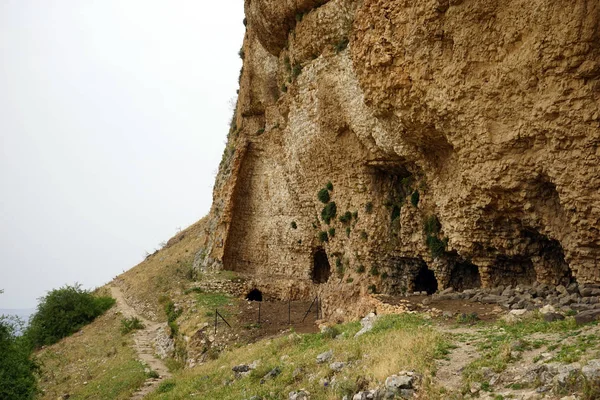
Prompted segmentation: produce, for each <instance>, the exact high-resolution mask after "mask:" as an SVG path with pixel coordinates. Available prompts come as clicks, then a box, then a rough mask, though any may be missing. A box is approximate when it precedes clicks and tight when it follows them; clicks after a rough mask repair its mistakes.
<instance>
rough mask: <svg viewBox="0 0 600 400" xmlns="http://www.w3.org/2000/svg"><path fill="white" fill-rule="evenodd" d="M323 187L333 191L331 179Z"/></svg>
mask: <svg viewBox="0 0 600 400" xmlns="http://www.w3.org/2000/svg"><path fill="white" fill-rule="evenodd" d="M325 187H326V188H327V190H329V191H333V183H331V181H329V182H327V185H325Z"/></svg>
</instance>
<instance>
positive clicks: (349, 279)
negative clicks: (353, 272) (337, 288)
mask: <svg viewBox="0 0 600 400" xmlns="http://www.w3.org/2000/svg"><path fill="white" fill-rule="evenodd" d="M352 282H354V278H352V277H350V278H348V279H346V283H352Z"/></svg>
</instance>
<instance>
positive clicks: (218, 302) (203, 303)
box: [196, 293, 232, 311]
mask: <svg viewBox="0 0 600 400" xmlns="http://www.w3.org/2000/svg"><path fill="white" fill-rule="evenodd" d="M231 300H232V299H231V297H230V296H228V295H226V294H223V293H202V294H199V295H198V296H196V303H197V304H198V306H200V307H202V308H205V309H207V310H213V311H214V310H215V309H216V308H222V307H225V306H227V305H228V304H230V303H231Z"/></svg>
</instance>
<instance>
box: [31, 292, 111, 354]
mask: <svg viewBox="0 0 600 400" xmlns="http://www.w3.org/2000/svg"><path fill="white" fill-rule="evenodd" d="M114 304H115V299H113V298H112V297H96V296H94V295H92V294H91V293H90V292H89V291H87V290H83V289H81V285H78V284H76V285H75V286H69V285H66V286H64V287H62V288H60V289H54V290H52V291H50V292H49V293H48V295H46V296H45V297H42V298H41V299H40V303H39V304H38V307H37V312H36V313H35V314H34V315H33V317H32V318H31V321H30V323H29V327H28V328H27V330H26V331H25V336H26V337H27V338H28V339H29V340H30V341H31V343H32V344H33V346H35V347H41V346H45V345H51V344H54V343H56V342H58V341H59V340H60V339H62V338H63V337H66V336H69V335H71V334H73V333H75V332H77V331H78V330H79V329H81V328H82V327H83V326H85V325H87V324H89V323H90V322H92V321H93V320H94V319H96V317H98V316H99V315H102V314H103V313H104V312H105V311H106V310H108V309H109V308H111V307H112V306H113V305H114Z"/></svg>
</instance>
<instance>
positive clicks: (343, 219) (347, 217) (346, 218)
mask: <svg viewBox="0 0 600 400" xmlns="http://www.w3.org/2000/svg"><path fill="white" fill-rule="evenodd" d="M338 219H339V220H340V222H341V223H343V224H345V223H347V222H350V221H351V220H352V213H351V212H350V211H346V212H345V213H344V214H343V215H340V217H339V218H338Z"/></svg>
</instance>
